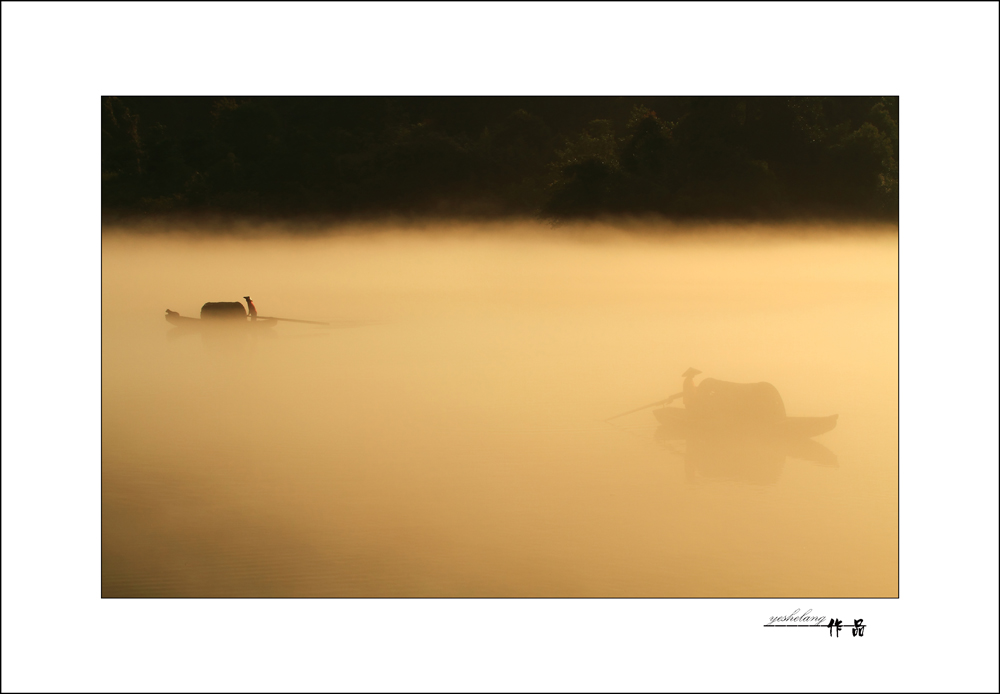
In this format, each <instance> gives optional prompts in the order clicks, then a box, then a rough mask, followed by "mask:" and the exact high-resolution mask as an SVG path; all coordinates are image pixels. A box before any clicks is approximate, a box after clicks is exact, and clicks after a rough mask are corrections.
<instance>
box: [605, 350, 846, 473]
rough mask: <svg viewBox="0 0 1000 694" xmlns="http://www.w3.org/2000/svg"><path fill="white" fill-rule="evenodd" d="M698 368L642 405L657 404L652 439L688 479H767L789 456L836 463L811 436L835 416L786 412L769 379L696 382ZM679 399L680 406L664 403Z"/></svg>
mask: <svg viewBox="0 0 1000 694" xmlns="http://www.w3.org/2000/svg"><path fill="white" fill-rule="evenodd" d="M700 373H701V372H700V371H698V370H697V369H688V370H687V371H685V372H684V373H683V374H681V376H682V377H683V378H684V387H683V390H682V391H681V392H680V393H677V394H675V395H672V396H670V397H669V398H667V399H666V400H661V401H659V402H656V403H652V404H651V405H646V406H645V407H646V408H648V407H657V406H659V407H658V408H657V409H654V410H653V415H654V416H655V417H656V420H657V421H658V422H659V423H660V427H659V428H658V429H657V430H656V439H657V440H658V441H660V442H661V443H663V444H664V445H665V446H666V447H667V448H668V449H669V450H671V451H672V452H674V453H676V454H678V455H681V456H683V458H684V462H685V471H686V475H687V477H688V479H689V480H693V479H697V478H698V477H714V478H720V477H725V478H735V479H739V480H742V481H745V482H750V483H755V484H768V483H772V482H775V481H777V479H778V477H779V475H780V474H781V471H782V468H783V467H784V464H785V459H786V458H789V457H790V458H797V459H800V460H807V461H810V462H813V463H817V464H819V465H823V466H828V467H836V465H837V457H836V456H835V455H834V454H833V453H832V452H831V451H830V450H829V449H828V448H826V447H825V446H823V445H822V444H819V443H817V442H815V441H813V440H811V439H812V437H814V436H819V435H820V434H823V433H826V432H828V431H830V430H832V429H833V428H834V427H836V426H837V415H830V416H826V417H789V416H787V415H786V414H785V405H784V402H783V401H782V399H781V396H780V395H779V394H778V391H777V389H776V388H775V387H774V386H773V385H771V384H770V383H729V382H726V381H719V380H716V379H713V378H706V379H704V380H703V381H702V382H701V383H700V384H698V385H697V386H696V385H695V383H694V377H695V376H697V375H698V374H700ZM679 398H681V399H683V402H684V407H683V408H681V407H670V406H669V405H670V403H672V402H673V401H675V400H677V399H679ZM639 409H645V408H639ZM635 411H637V410H630V412H626V413H624V414H630V413H631V412H635ZM618 416H622V415H618Z"/></svg>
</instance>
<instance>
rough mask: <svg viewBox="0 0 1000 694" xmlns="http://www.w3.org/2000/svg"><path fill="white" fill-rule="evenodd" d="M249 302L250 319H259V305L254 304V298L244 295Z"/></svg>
mask: <svg viewBox="0 0 1000 694" xmlns="http://www.w3.org/2000/svg"><path fill="white" fill-rule="evenodd" d="M243 298H244V299H245V300H246V302H247V308H248V309H250V320H252V321H255V320H257V307H256V306H254V305H253V299H251V298H250V297H249V296H245V297H243Z"/></svg>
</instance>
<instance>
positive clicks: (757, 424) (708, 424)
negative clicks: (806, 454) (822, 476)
mask: <svg viewBox="0 0 1000 694" xmlns="http://www.w3.org/2000/svg"><path fill="white" fill-rule="evenodd" d="M653 415H654V416H655V417H656V420H657V421H658V422H659V423H660V424H662V425H664V426H665V427H669V429H670V430H672V431H675V432H677V433H678V434H709V433H730V434H760V435H765V436H776V437H781V438H795V439H806V438H812V437H813V436H819V435H820V434H825V433H826V432H828V431H830V430H832V429H833V428H834V427H836V426H837V417H838V415H835V414H834V415H830V416H828V417H788V416H783V415H768V416H763V417H747V416H725V415H719V416H712V415H707V414H706V415H701V416H698V415H695V414H693V413H690V412H688V411H687V410H686V409H684V408H681V407H661V408H658V409H655V410H653Z"/></svg>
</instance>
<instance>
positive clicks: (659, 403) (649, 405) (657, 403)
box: [604, 398, 672, 422]
mask: <svg viewBox="0 0 1000 694" xmlns="http://www.w3.org/2000/svg"><path fill="white" fill-rule="evenodd" d="M671 399H672V398H666V399H664V400H657V401H656V402H651V403H649V404H648V405H643V406H642V407H637V408H635V409H634V410H629V411H628V412H622V413H621V414H616V415H615V416H614V417H608V418H607V419H605V420H604V421H605V422H610V421H611V420H612V419H618V418H619V417H624V416H625V415H627V414H632V413H633V412H638V411H639V410H645V409H646V408H648V407H656V406H657V405H663V404H664V403H667V402H670V400H671Z"/></svg>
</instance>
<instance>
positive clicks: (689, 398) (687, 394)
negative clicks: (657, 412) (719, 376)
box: [665, 368, 711, 409]
mask: <svg viewBox="0 0 1000 694" xmlns="http://www.w3.org/2000/svg"><path fill="white" fill-rule="evenodd" d="M700 373H701V371H699V370H698V369H695V368H690V369H688V370H687V371H685V372H684V373H682V374H681V378H683V379H684V390H682V391H681V392H680V393H674V394H673V395H671V396H670V397H669V398H667V401H666V403H665V404H667V405H669V404H670V403H672V402H673V401H674V400H676V399H677V398H684V407H686V408H688V409H692V408H693V407H695V394H696V391H695V386H694V377H695V376H697V375H698V374H700ZM709 380H711V379H709Z"/></svg>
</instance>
